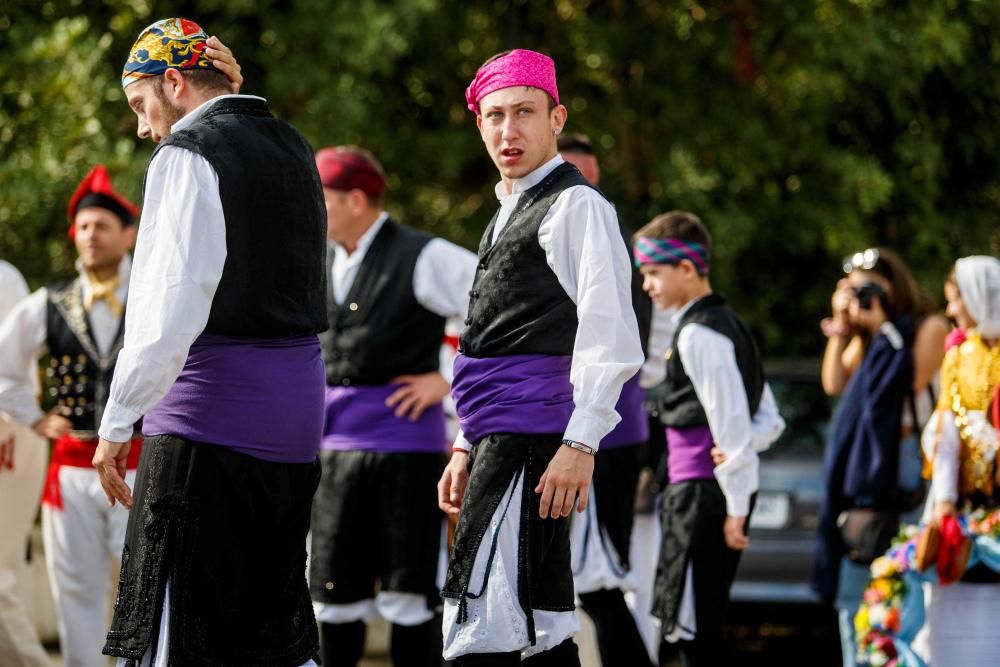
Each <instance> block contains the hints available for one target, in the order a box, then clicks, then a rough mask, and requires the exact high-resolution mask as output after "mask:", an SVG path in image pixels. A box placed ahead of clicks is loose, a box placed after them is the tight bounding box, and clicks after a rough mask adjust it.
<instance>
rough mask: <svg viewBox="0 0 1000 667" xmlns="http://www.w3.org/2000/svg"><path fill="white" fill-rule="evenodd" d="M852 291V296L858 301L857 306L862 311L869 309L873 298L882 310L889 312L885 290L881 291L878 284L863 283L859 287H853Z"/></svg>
mask: <svg viewBox="0 0 1000 667" xmlns="http://www.w3.org/2000/svg"><path fill="white" fill-rule="evenodd" d="M852 289H853V291H854V296H855V297H857V299H858V305H860V306H861V309H862V310H870V309H871V307H872V299H873V298H875V299H878V300H879V303H881V304H882V310H885V311H888V310H889V304H888V301H887V295H886V292H885V289H883V288H882V286H881V285H879V284H878V283H865V284H864V285H861V286H860V287H854V288H852Z"/></svg>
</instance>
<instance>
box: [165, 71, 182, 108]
mask: <svg viewBox="0 0 1000 667" xmlns="http://www.w3.org/2000/svg"><path fill="white" fill-rule="evenodd" d="M186 89H187V80H186V79H185V78H184V76H183V75H182V74H181V73H180V71H179V70H177V69H174V68H173V67H171V68H169V69H168V70H167V71H166V72H164V73H163V90H164V92H166V93H167V94H169V95H170V96H171V97H172V98H173V99H174V100H175V101H176V100H178V99H180V98H181V96H183V95H184V91H185V90H186Z"/></svg>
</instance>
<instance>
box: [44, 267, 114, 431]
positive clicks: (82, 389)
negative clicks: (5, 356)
mask: <svg viewBox="0 0 1000 667" xmlns="http://www.w3.org/2000/svg"><path fill="white" fill-rule="evenodd" d="M48 296H49V298H48V303H47V306H46V314H45V331H46V334H45V343H46V346H47V347H48V349H49V355H50V359H49V365H48V367H47V368H46V369H45V385H46V390H47V392H48V395H49V397H50V398H52V399H53V400H55V401H56V403H57V404H58V406H59V407H60V408H62V410H63V413H64V414H65V415H66V417H67V418H68V419H69V420H70V421H71V422H73V430H75V431H89V432H94V431H97V427H98V426H100V423H101V417H102V416H103V414H104V406H105V404H106V403H107V402H108V391H109V389H110V388H111V377H112V374H113V373H114V370H115V362H116V361H118V352H120V351H121V349H122V342H123V340H124V332H125V327H124V323H125V316H124V315H122V318H121V321H120V323H119V325H118V333H117V334H116V335H115V340H114V342H113V343H112V344H111V349H110V350H109V351H108V354H107V355H102V354H101V353H100V351H99V350H98V347H97V343H96V341H95V340H94V336H93V334H92V332H91V327H90V320H89V319H88V318H87V311H85V310H84V308H83V287H82V285H81V284H80V279H79V278H77V279H76V280H72V281H69V282H62V283H56V284H54V285H51V286H50V287H49V288H48Z"/></svg>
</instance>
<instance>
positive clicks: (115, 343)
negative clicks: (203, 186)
mask: <svg viewBox="0 0 1000 667" xmlns="http://www.w3.org/2000/svg"><path fill="white" fill-rule="evenodd" d="M67 212H68V215H69V221H70V229H69V235H70V238H71V239H73V242H74V244H75V245H76V249H77V252H78V253H79V259H78V260H77V268H78V270H79V275H78V276H77V277H76V278H74V279H73V280H69V281H65V282H60V283H55V284H53V285H50V286H48V287H46V288H42V289H40V290H38V291H37V292H35V293H34V294H32V295H31V296H29V297H27V298H25V299H24V300H22V301H21V302H20V303H19V304H18V305H17V306H16V307H15V308H14V309H13V310H12V311H11V313H10V315H8V317H7V318H6V319H4V321H3V324H2V325H0V410H2V411H4V412H7V413H8V414H10V415H11V416H12V417H13V418H14V419H16V420H18V421H20V422H22V423H24V424H30V425H32V427H33V428H34V430H35V431H36V432H37V433H39V434H40V435H43V436H45V437H47V438H51V439H52V440H53V441H54V444H53V449H52V461H51V463H50V466H49V474H48V479H47V481H46V483H45V487H44V495H43V498H42V503H43V505H42V535H43V538H44V540H45V561H46V565H47V567H48V572H49V579H50V581H51V583H52V592H53V595H54V597H55V602H56V609H57V611H58V613H59V641H60V646H61V648H62V652H63V657H64V660H65V662H66V664H67V665H79V666H83V667H87V666H90V665H93V666H94V667H97V666H98V665H104V664H105V659H104V658H103V657H102V656H101V646H102V644H103V641H104V631H105V623H106V619H107V602H108V592H109V588H110V578H109V576H108V572H109V564H110V563H114V562H117V560H118V559H119V557H120V556H121V549H122V544H123V543H124V540H125V524H126V522H127V520H128V512H127V511H125V509H124V508H122V507H111V506H109V505H108V504H107V502H106V501H105V498H104V492H103V491H102V490H101V484H100V479H99V477H98V474H97V471H96V470H94V469H93V467H92V466H91V459H93V457H94V451H95V448H96V446H97V427H98V424H100V420H101V415H102V414H103V412H104V408H105V402H106V401H107V396H108V388H109V387H110V385H111V379H112V375H113V373H114V370H115V364H116V362H117V359H118V353H119V351H120V350H121V347H122V339H123V323H124V318H125V301H126V297H127V295H128V287H129V276H130V274H131V268H132V261H131V258H130V257H129V254H128V253H129V249H130V248H131V247H132V245H133V243H134V242H135V225H134V222H135V216H136V214H137V213H138V209H137V208H136V206H135V205H134V204H132V203H131V202H130V201H129V200H128V199H126V198H125V197H124V196H123V195H121V194H120V193H118V192H116V191H115V189H114V187H113V186H112V184H111V179H110V177H109V176H108V172H107V170H106V169H105V168H104V165H98V166H96V167H94V168H93V169H92V170H91V171H90V173H89V174H87V176H86V178H84V179H83V181H82V182H81V183H80V185H79V187H77V189H76V192H74V193H73V196H72V198H71V199H70V202H69V207H68V211H67ZM42 354H47V356H48V360H47V361H46V362H45V363H44V366H45V384H46V387H45V391H44V392H43V399H44V400H45V402H46V403H47V404H50V405H51V406H52V408H51V409H50V410H49V411H48V412H43V411H42V410H41V409H40V408H39V406H38V402H37V400H36V396H35V380H34V376H35V373H34V370H33V369H31V368H30V367H29V360H31V359H33V358H35V357H36V356H41V355H42ZM140 443H141V440H140V439H138V438H135V439H134V440H133V447H132V451H131V453H130V455H129V457H128V459H127V460H126V461H125V462H124V463H125V466H124V467H125V468H126V469H127V472H126V473H125V477H126V479H127V480H129V481H131V480H132V479H133V478H134V476H135V467H136V463H137V461H138V459H139V452H140Z"/></svg>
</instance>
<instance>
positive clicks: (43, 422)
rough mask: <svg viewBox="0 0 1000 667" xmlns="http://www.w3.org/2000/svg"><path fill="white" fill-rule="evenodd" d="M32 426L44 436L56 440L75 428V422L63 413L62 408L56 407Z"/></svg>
mask: <svg viewBox="0 0 1000 667" xmlns="http://www.w3.org/2000/svg"><path fill="white" fill-rule="evenodd" d="M31 428H32V430H34V431H35V433H37V434H38V435H40V436H42V437H45V438H49V439H51V440H56V439H58V438H61V437H62V436H64V435H66V432H67V431H69V430H70V429H71V428H73V422H71V421H70V420H68V419H66V417H64V416H63V415H62V413H61V410H60V408H54V409H52V410H51V411H49V412H48V413H46V414H45V416H44V417H42V418H41V419H39V420H38V421H36V422H35V423H34V424H32V425H31Z"/></svg>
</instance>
